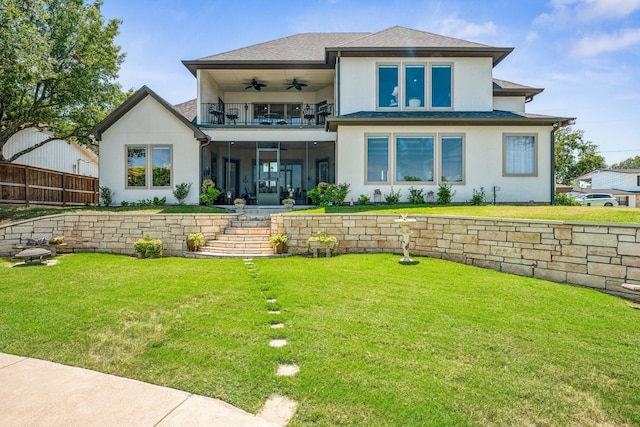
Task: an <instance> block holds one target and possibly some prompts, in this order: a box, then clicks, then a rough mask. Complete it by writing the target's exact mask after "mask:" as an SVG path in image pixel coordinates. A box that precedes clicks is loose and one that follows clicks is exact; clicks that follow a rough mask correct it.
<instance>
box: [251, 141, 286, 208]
mask: <svg viewBox="0 0 640 427" xmlns="http://www.w3.org/2000/svg"><path fill="white" fill-rule="evenodd" d="M256 168H257V170H258V173H257V174H256V181H257V182H256V188H257V198H258V204H259V205H275V206H278V205H280V191H281V190H280V150H279V149H277V148H258V149H257V153H256Z"/></svg>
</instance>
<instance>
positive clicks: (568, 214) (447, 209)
mask: <svg viewBox="0 0 640 427" xmlns="http://www.w3.org/2000/svg"><path fill="white" fill-rule="evenodd" d="M296 213H300V214H305V213H380V214H397V213H409V214H415V215H419V214H427V215H455V216H480V217H489V218H521V219H537V220H556V221H586V222H622V223H634V224H640V209H633V208H625V207H621V208H607V207H601V206H507V205H497V206H434V205H409V204H399V205H377V206H373V205H369V206H358V205H355V206H337V207H334V206H329V207H326V208H314V209H309V210H304V211H296Z"/></svg>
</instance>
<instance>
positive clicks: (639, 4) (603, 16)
mask: <svg viewBox="0 0 640 427" xmlns="http://www.w3.org/2000/svg"><path fill="white" fill-rule="evenodd" d="M551 9H552V10H551V11H550V12H548V13H542V14H540V15H538V16H537V17H536V19H535V21H534V23H535V24H540V25H567V23H571V22H574V21H577V22H582V23H585V22H594V21H603V20H610V19H613V20H615V19H621V18H625V17H627V16H629V15H631V14H633V13H634V12H636V11H637V10H640V0H552V1H551Z"/></svg>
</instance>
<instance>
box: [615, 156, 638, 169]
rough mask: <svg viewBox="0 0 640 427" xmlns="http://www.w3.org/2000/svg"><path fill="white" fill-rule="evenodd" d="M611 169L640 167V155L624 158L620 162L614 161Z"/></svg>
mask: <svg viewBox="0 0 640 427" xmlns="http://www.w3.org/2000/svg"><path fill="white" fill-rule="evenodd" d="M610 168H611V169H640V156H635V157H629V158H628V159H627V160H623V161H621V162H620V163H614V164H612V165H611V166H610Z"/></svg>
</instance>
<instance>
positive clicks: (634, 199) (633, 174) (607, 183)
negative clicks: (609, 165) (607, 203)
mask: <svg viewBox="0 0 640 427" xmlns="http://www.w3.org/2000/svg"><path fill="white" fill-rule="evenodd" d="M573 192H574V193H587V194H589V193H609V194H613V195H614V196H615V197H616V198H617V199H618V202H619V203H620V205H622V206H629V207H633V208H636V207H640V169H596V170H594V171H591V172H589V173H587V174H585V175H582V176H580V177H578V178H576V185H575V186H574V188H573Z"/></svg>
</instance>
